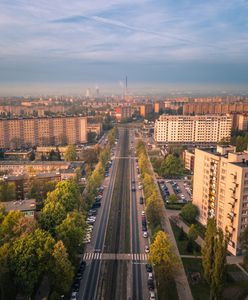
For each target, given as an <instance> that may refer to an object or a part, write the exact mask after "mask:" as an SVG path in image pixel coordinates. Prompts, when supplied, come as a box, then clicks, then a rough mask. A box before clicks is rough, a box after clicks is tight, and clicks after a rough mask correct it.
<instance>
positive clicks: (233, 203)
mask: <svg viewBox="0 0 248 300" xmlns="http://www.w3.org/2000/svg"><path fill="white" fill-rule="evenodd" d="M235 150H236V149H235V147H234V146H218V147H217V149H214V148H212V149H208V150H207V149H205V150H200V149H195V165H194V186H193V204H195V205H196V206H197V207H198V209H199V213H200V214H199V218H198V219H199V222H200V223H202V224H203V225H206V224H207V220H208V218H211V217H215V218H216V222H217V226H218V227H219V228H221V229H222V230H223V232H227V234H228V237H229V243H228V250H229V251H230V252H231V253H232V254H233V255H238V254H240V253H241V249H240V244H239V236H240V233H241V231H242V230H243V229H244V228H245V227H246V226H247V225H248V153H247V152H242V153H237V152H235Z"/></svg>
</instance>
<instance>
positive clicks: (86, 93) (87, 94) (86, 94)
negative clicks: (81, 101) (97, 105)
mask: <svg viewBox="0 0 248 300" xmlns="http://www.w3.org/2000/svg"><path fill="white" fill-rule="evenodd" d="M85 97H86V98H90V97H91V89H90V88H87V90H86V92H85Z"/></svg>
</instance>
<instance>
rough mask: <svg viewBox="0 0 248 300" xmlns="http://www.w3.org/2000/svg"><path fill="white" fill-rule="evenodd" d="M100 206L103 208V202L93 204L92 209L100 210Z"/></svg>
mask: <svg viewBox="0 0 248 300" xmlns="http://www.w3.org/2000/svg"><path fill="white" fill-rule="evenodd" d="M100 206H101V202H96V203H93V204H92V206H91V208H92V209H95V208H98V207H100Z"/></svg>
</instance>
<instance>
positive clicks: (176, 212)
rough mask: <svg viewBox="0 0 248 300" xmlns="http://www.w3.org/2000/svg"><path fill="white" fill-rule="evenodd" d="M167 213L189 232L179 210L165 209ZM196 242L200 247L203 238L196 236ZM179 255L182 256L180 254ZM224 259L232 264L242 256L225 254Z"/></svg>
mask: <svg viewBox="0 0 248 300" xmlns="http://www.w3.org/2000/svg"><path fill="white" fill-rule="evenodd" d="M167 213H168V217H169V218H170V219H174V220H176V224H177V226H178V227H182V228H183V231H184V232H186V233H188V232H189V226H188V225H187V224H185V223H184V222H183V221H182V220H181V219H180V218H179V213H180V211H179V210H169V209H168V210H167ZM196 243H197V244H198V245H200V246H201V247H202V246H203V244H204V240H203V239H202V238H201V237H200V236H198V238H197V240H196ZM181 257H183V256H182V255H181ZM194 257H195V256H192V258H194ZM226 260H227V263H228V264H230V265H232V264H240V263H242V262H243V256H227V257H226Z"/></svg>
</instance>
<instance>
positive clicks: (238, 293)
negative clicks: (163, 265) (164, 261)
mask: <svg viewBox="0 0 248 300" xmlns="http://www.w3.org/2000/svg"><path fill="white" fill-rule="evenodd" d="M182 261H183V265H184V268H185V272H186V274H187V276H188V280H189V284H190V288H191V292H192V295H193V298H194V300H208V299H209V290H210V289H209V286H208V284H207V283H206V282H205V280H204V279H203V269H202V265H201V259H200V258H199V259H194V258H183V259H182ZM197 272H198V273H200V274H201V278H200V280H199V281H198V282H197V283H194V282H193V281H192V280H191V274H192V273H197ZM227 272H236V273H240V272H241V271H240V269H239V268H238V267H237V266H236V265H227ZM247 295H248V280H241V281H237V282H235V281H234V280H233V279H232V278H231V276H230V275H229V274H228V275H227V279H226V283H225V285H224V289H223V295H222V299H223V300H243V299H245V297H246V296H247Z"/></svg>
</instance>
